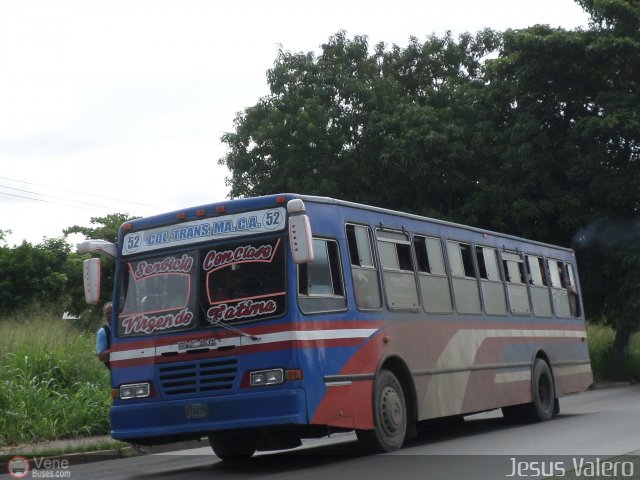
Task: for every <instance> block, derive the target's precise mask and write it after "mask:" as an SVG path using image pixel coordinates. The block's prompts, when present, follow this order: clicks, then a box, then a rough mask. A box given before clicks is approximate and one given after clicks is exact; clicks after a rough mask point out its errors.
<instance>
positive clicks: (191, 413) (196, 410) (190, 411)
mask: <svg viewBox="0 0 640 480" xmlns="http://www.w3.org/2000/svg"><path fill="white" fill-rule="evenodd" d="M184 412H185V414H186V415H187V418H205V417H208V416H209V405H207V404H206V403H193V404H190V405H185V406H184Z"/></svg>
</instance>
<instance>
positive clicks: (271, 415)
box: [111, 389, 309, 441]
mask: <svg viewBox="0 0 640 480" xmlns="http://www.w3.org/2000/svg"><path fill="white" fill-rule="evenodd" d="M307 423H309V418H308V414H307V407H306V400H305V392H304V390H303V389H283V390H263V389H259V390H258V391H252V392H247V393H240V394H234V395H220V396H215V397H202V398H191V399H181V400H171V401H166V400H157V399H154V400H152V401H140V402H138V401H130V402H122V403H119V404H117V405H114V406H113V407H112V408H111V427H112V430H111V435H112V436H113V438H114V439H116V440H124V441H127V440H133V439H148V438H151V437H167V436H172V435H175V436H184V435H188V434H197V433H201V434H202V435H205V434H208V433H210V432H214V431H217V430H232V429H239V428H252V427H266V426H276V425H287V424H295V425H304V424H307Z"/></svg>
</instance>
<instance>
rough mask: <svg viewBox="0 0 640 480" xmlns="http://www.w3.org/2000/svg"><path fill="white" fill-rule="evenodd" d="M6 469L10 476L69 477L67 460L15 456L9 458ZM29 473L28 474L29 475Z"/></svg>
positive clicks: (69, 471)
mask: <svg viewBox="0 0 640 480" xmlns="http://www.w3.org/2000/svg"><path fill="white" fill-rule="evenodd" d="M7 471H8V473H9V476H10V477H11V478H71V470H69V460H64V459H63V460H59V459H52V458H44V457H40V458H33V459H31V460H29V459H28V458H26V457H22V456H19V455H18V456H15V457H12V458H11V459H9V462H8V463H7ZM29 474H30V475H29Z"/></svg>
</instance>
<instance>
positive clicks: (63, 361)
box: [0, 313, 111, 446]
mask: <svg viewBox="0 0 640 480" xmlns="http://www.w3.org/2000/svg"><path fill="white" fill-rule="evenodd" d="M0 331H1V332H2V333H1V335H0V411H2V415H1V416H0V446H6V445H15V444H21V443H33V442H40V441H45V440H53V439H60V438H76V437H84V436H93V435H104V434H108V433H109V414H108V412H109V407H110V404H111V397H110V386H109V375H108V371H107V369H106V368H104V365H102V363H100V362H99V361H98V360H97V359H96V358H95V337H94V333H93V332H91V331H89V332H79V331H78V330H76V329H75V328H74V327H73V325H71V324H69V323H68V321H65V320H61V319H60V317H59V316H56V317H53V316H51V315H49V316H47V315H45V314H37V313H36V314H34V313H23V314H18V315H15V316H12V317H10V318H3V319H0Z"/></svg>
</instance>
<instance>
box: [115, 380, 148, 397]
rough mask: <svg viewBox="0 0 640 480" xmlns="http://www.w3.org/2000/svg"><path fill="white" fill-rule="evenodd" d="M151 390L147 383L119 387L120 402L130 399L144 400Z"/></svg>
mask: <svg viewBox="0 0 640 480" xmlns="http://www.w3.org/2000/svg"><path fill="white" fill-rule="evenodd" d="M150 390H151V388H150V385H149V384H148V383H134V384H131V385H120V400H129V399H131V398H145V397H148V396H149V392H150Z"/></svg>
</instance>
